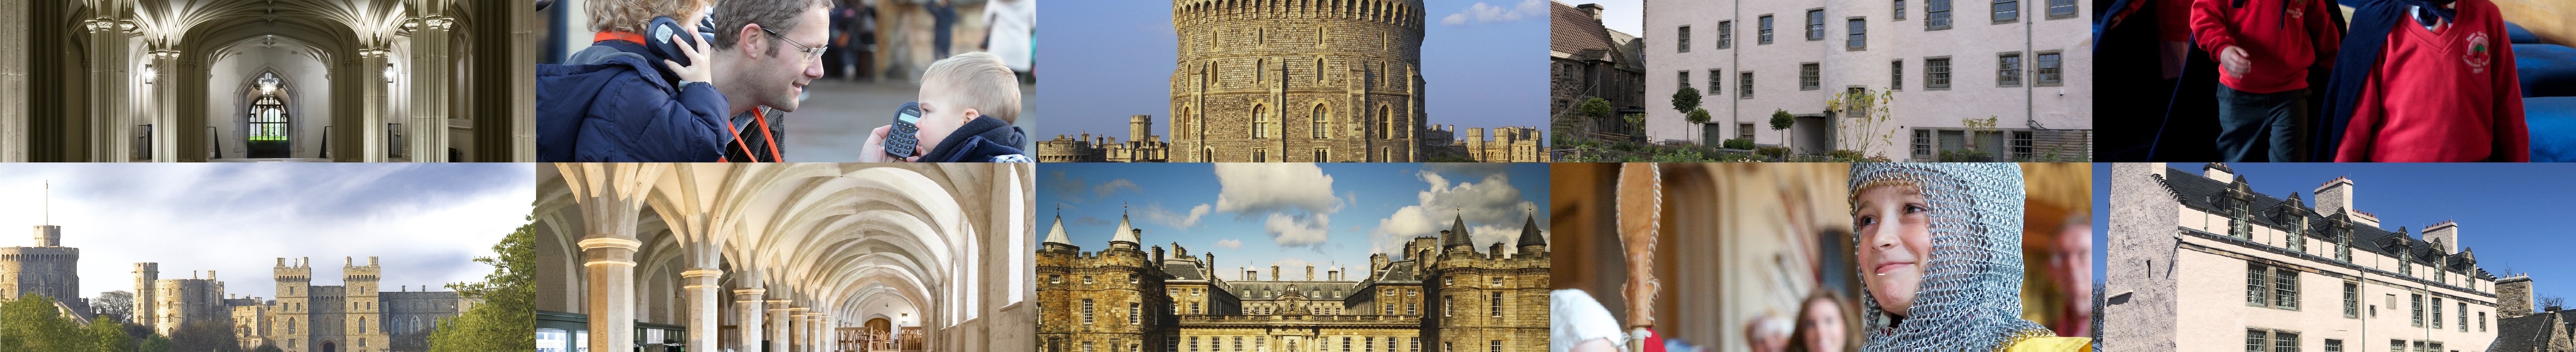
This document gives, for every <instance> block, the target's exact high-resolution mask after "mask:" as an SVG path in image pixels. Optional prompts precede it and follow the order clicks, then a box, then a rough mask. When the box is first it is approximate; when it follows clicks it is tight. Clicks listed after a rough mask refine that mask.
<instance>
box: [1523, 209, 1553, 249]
mask: <svg viewBox="0 0 2576 352" xmlns="http://www.w3.org/2000/svg"><path fill="white" fill-rule="evenodd" d="M1520 247H1521V254H1520V255H1525V256H1527V255H1538V254H1539V253H1545V252H1547V236H1545V235H1542V234H1540V233H1539V230H1538V211H1537V210H1536V209H1531V211H1530V212H1529V214H1527V215H1525V216H1524V217H1523V218H1521V238H1520Z"/></svg>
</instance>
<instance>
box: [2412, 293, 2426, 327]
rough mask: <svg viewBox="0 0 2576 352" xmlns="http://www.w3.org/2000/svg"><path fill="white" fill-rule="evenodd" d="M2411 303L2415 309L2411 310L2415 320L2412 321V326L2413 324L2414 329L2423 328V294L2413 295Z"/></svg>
mask: <svg viewBox="0 0 2576 352" xmlns="http://www.w3.org/2000/svg"><path fill="white" fill-rule="evenodd" d="M2411 302H2412V303H2411V304H2412V305H2413V306H2414V307H2415V308H2414V309H2413V311H2414V312H2415V320H2414V323H2413V324H2414V325H2415V326H2416V327H2423V326H2424V294H2420V293H2419V294H2415V295H2414V300H2413V301H2411Z"/></svg>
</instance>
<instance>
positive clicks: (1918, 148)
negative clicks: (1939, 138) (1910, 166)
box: [1914, 130, 1932, 160]
mask: <svg viewBox="0 0 2576 352" xmlns="http://www.w3.org/2000/svg"><path fill="white" fill-rule="evenodd" d="M1914 157H1915V158H1916V159H1917V160H1922V159H1930V158H1931V157H1932V130H1914Z"/></svg>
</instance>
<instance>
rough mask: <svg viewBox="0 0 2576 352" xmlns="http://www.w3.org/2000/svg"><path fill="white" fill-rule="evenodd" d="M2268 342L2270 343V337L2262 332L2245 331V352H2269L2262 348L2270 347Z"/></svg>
mask: <svg viewBox="0 0 2576 352" xmlns="http://www.w3.org/2000/svg"><path fill="white" fill-rule="evenodd" d="M2268 342H2271V336H2269V334H2265V333H2264V332H2263V330H2261V329H2245V352H2271V351H2266V350H2268V348H2264V347H2266V346H2270V344H2268Z"/></svg>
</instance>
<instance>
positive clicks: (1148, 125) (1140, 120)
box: [1127, 115, 1154, 142]
mask: <svg viewBox="0 0 2576 352" xmlns="http://www.w3.org/2000/svg"><path fill="white" fill-rule="evenodd" d="M1153 138H1154V115H1130V116H1127V141H1128V142H1152V141H1154V139H1153Z"/></svg>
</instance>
